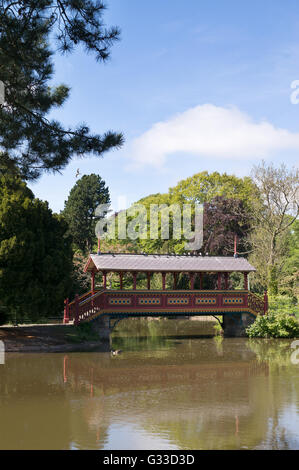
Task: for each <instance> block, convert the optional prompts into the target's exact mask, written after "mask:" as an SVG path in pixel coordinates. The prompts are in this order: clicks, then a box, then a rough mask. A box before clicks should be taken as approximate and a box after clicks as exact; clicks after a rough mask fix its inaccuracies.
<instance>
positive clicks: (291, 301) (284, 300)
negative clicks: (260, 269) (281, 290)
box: [269, 295, 299, 317]
mask: <svg viewBox="0 0 299 470" xmlns="http://www.w3.org/2000/svg"><path fill="white" fill-rule="evenodd" d="M269 312H270V313H273V314H279V313H285V314H292V315H296V316H297V317H299V305H298V303H297V299H296V298H294V297H289V296H286V295H277V296H275V297H272V296H271V297H269Z"/></svg>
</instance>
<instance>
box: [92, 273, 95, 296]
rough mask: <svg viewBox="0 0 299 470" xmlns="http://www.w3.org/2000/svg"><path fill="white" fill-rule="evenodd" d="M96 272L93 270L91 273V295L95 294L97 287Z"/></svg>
mask: <svg viewBox="0 0 299 470" xmlns="http://www.w3.org/2000/svg"><path fill="white" fill-rule="evenodd" d="M94 281H95V272H94V271H92V273H91V295H94V288H95V282H94Z"/></svg>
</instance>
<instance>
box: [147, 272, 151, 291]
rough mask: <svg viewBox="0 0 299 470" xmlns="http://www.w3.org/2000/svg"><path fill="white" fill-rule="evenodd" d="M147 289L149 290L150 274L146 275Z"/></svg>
mask: <svg viewBox="0 0 299 470" xmlns="http://www.w3.org/2000/svg"><path fill="white" fill-rule="evenodd" d="M147 289H148V290H150V289H151V273H149V272H148V273H147Z"/></svg>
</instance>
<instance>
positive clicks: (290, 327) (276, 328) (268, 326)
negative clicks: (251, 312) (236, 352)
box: [246, 313, 299, 338]
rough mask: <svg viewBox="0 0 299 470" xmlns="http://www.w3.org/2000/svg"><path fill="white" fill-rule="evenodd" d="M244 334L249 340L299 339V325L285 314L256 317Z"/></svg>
mask: <svg viewBox="0 0 299 470" xmlns="http://www.w3.org/2000/svg"><path fill="white" fill-rule="evenodd" d="M246 332H247V334H248V336H249V338H299V323H298V321H297V320H296V319H295V318H294V317H292V316H290V315H288V314H286V313H279V314H273V313H270V314H269V315H264V316H258V317H257V319H256V320H255V322H254V323H253V324H252V325H250V327H249V328H247V330H246Z"/></svg>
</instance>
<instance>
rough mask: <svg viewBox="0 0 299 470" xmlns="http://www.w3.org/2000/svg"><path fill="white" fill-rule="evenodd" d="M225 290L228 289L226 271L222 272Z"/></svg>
mask: <svg viewBox="0 0 299 470" xmlns="http://www.w3.org/2000/svg"><path fill="white" fill-rule="evenodd" d="M224 282H225V290H228V273H225V274H224Z"/></svg>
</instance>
